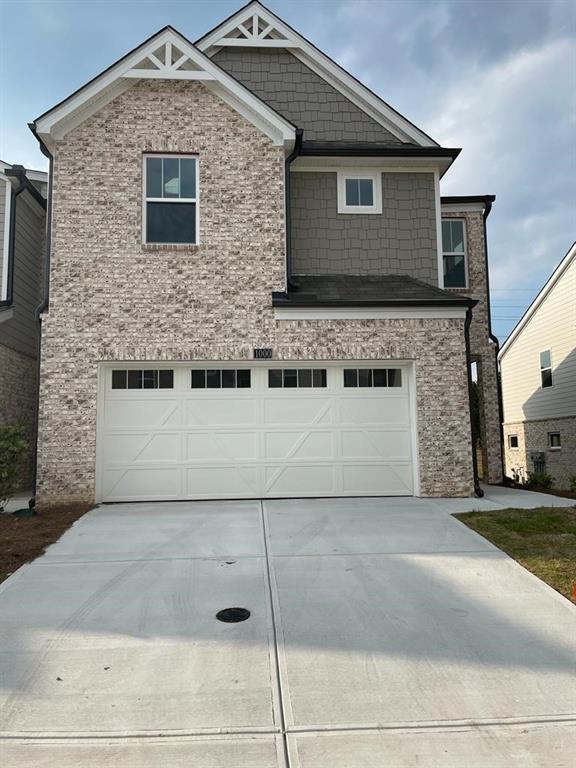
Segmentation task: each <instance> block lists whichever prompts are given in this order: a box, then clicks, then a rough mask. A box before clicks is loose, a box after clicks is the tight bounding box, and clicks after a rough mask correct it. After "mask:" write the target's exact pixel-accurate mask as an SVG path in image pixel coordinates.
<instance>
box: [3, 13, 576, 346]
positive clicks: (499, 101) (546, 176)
mask: <svg viewBox="0 0 576 768" xmlns="http://www.w3.org/2000/svg"><path fill="white" fill-rule="evenodd" d="M241 4H242V3H241V0H180V1H176V0H175V1H170V0H164V1H163V2H159V1H158V0H137V2H133V1H132V0H125V1H123V0H57V1H56V0H17V1H15V0H0V28H1V29H2V30H3V31H4V34H3V36H2V43H0V57H1V58H0V157H1V158H2V159H3V160H6V161H7V162H10V163H22V164H24V165H27V166H28V167H38V168H44V167H45V165H46V163H45V158H44V157H43V156H42V155H41V154H40V153H39V151H38V149H37V147H36V145H35V140H34V138H33V137H32V135H31V134H30V133H29V131H28V129H27V126H26V124H27V123H28V122H29V121H31V120H33V119H34V118H35V117H37V116H38V115H39V114H41V113H42V112H44V111H45V110H46V109H48V108H49V107H51V106H53V105H54V104H55V103H56V102H58V101H60V100H61V99H62V98H64V97H66V96H67V95H68V94H69V93H71V92H72V91H73V90H75V89H76V88H78V87H79V86H81V85H82V84H83V83H84V82H86V81H87V80H88V79H90V78H91V77H93V76H94V75H96V74H97V73H98V72H99V71H101V70H102V69H104V68H105V67H107V66H109V65H110V64H111V63H112V62H113V61H115V60H116V59H118V58H119V57H120V56H122V55H123V54H124V53H126V52H127V51H128V50H130V49H131V48H133V47H135V46H136V45H138V44H139V43H140V42H142V41H143V40H144V39H145V38H146V37H148V36H149V35H151V34H152V33H154V32H156V31H157V30H158V29H159V28H160V27H162V26H164V25H165V24H171V25H173V26H174V27H176V28H177V29H178V30H179V31H180V32H182V33H183V34H184V35H186V36H187V37H189V38H190V39H192V40H195V39H196V38H198V37H200V36H201V35H202V34H203V33H204V32H206V31H207V30H208V29H210V28H211V27H213V26H214V25H215V24H217V23H218V22H219V21H221V20H222V19H223V18H224V17H226V16H227V15H229V14H230V13H232V12H233V11H235V10H236V9H237V8H238V7H240V5H241ZM268 5H269V7H270V8H271V9H272V10H273V11H275V12H276V13H277V14H278V15H279V16H281V17H283V18H284V19H285V20H286V21H287V22H288V23H289V24H291V25H292V26H294V27H296V28H297V29H298V30H300V31H301V32H302V33H303V34H304V35H305V36H306V37H308V39H310V40H311V41H312V42H314V43H315V44H316V45H318V47H320V48H321V49H322V50H324V51H325V52H326V53H328V54H329V55H330V56H332V57H333V58H334V59H336V61H338V62H339V63H340V64H342V65H343V66H344V67H346V68H347V69H348V70H349V71H350V72H352V73H353V74H354V75H356V76H357V77H359V78H360V79H361V80H363V81H364V82H365V83H366V84H367V85H368V86H369V87H370V88H372V89H373V90H374V91H376V92H377V93H378V94H380V95H381V96H382V97H383V98H384V99H385V100H386V101H388V102H389V103H390V104H391V105H392V106H394V107H395V108H396V109H398V110H399V111H400V112H402V113H403V114H404V115H406V116H407V117H409V118H410V119H411V120H412V121H413V122H415V123H417V124H418V125H419V126H420V127H421V128H423V129H424V130H425V131H426V132H427V133H429V134H430V135H431V136H433V137H434V138H435V139H436V140H437V141H439V142H440V143H441V144H444V145H445V146H450V147H462V148H463V152H462V154H461V155H460V157H459V159H458V160H457V162H456V163H455V165H454V166H453V168H452V169H451V170H450V171H449V173H448V174H447V175H446V177H445V178H444V181H443V189H442V192H443V194H486V193H494V194H496V196H497V200H496V203H495V206H494V209H493V212H492V214H491V216H490V219H489V247H490V264H491V283H492V289H493V293H492V315H493V326H494V330H495V332H496V334H497V335H498V336H499V337H500V338H501V339H503V338H505V337H506V335H507V334H508V333H509V331H510V330H511V328H512V327H513V326H514V324H515V322H516V320H517V319H518V318H519V317H520V315H521V314H522V311H523V309H524V308H525V307H526V305H527V304H528V303H529V302H530V301H531V300H532V298H533V297H534V295H535V293H536V292H537V291H538V290H539V288H540V287H541V286H542V284H543V283H544V282H545V280H546V279H547V277H548V276H549V275H550V273H551V272H552V270H553V269H554V267H555V266H556V264H557V263H558V262H559V261H560V259H561V258H562V256H563V255H564V254H565V253H566V251H567V250H568V248H569V246H570V245H571V244H572V242H573V241H574V240H575V239H576V3H575V2H573V0H269V2H268ZM6 33H7V34H6Z"/></svg>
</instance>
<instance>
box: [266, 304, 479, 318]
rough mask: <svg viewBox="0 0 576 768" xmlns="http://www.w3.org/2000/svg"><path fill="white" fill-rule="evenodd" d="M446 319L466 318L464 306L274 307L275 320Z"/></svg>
mask: <svg viewBox="0 0 576 768" xmlns="http://www.w3.org/2000/svg"><path fill="white" fill-rule="evenodd" d="M426 318H428V319H430V320H446V319H449V320H450V319H460V320H464V319H465V318H466V308H465V307H415V308H411V307H398V308H396V307H275V308H274V319H275V320H412V319H426Z"/></svg>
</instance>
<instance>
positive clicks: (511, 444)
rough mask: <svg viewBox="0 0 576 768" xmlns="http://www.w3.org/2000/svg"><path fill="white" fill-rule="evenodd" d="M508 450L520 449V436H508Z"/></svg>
mask: <svg viewBox="0 0 576 768" xmlns="http://www.w3.org/2000/svg"><path fill="white" fill-rule="evenodd" d="M508 448H518V435H508Z"/></svg>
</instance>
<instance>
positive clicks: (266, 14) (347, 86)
mask: <svg viewBox="0 0 576 768" xmlns="http://www.w3.org/2000/svg"><path fill="white" fill-rule="evenodd" d="M255 20H256V21H255ZM258 22H260V26H263V25H265V28H266V35H264V30H262V31H261V32H260V33H259V34H255V29H256V30H257V29H258ZM255 25H256V26H255ZM242 26H243V27H244V29H242ZM250 29H251V30H252V31H251V32H250ZM247 32H248V34H246V33H247ZM231 35H235V36H231ZM195 45H196V46H197V48H199V49H200V50H201V51H204V52H205V53H206V54H207V55H208V56H212V55H214V53H216V51H218V50H220V49H221V48H223V47H226V46H239V45H241V46H242V47H258V48H266V47H270V48H286V49H288V50H289V51H290V52H291V53H292V54H293V55H294V56H295V57H296V58H297V59H299V60H300V61H301V62H302V63H303V64H305V65H306V66H307V67H309V68H310V69H311V70H312V71H313V72H315V73H316V74H317V75H320V77H322V78H323V79H324V80H325V81H326V82H327V83H329V84H330V85H331V86H332V87H333V88H336V90H338V91H339V92H340V93H341V94H342V95H343V96H345V97H346V98H347V99H349V101H351V102H352V103H353V104H355V105H356V106H357V107H359V108H360V109H361V110H362V111H363V112H365V113H366V114H367V115H369V116H370V117H371V118H372V119H373V120H375V121H376V122H377V123H379V124H380V125H382V126H383V127H384V128H386V130H388V131H390V133H392V135H394V136H395V137H396V138H398V139H399V140H400V141H402V142H415V143H416V144H418V145H419V146H423V147H437V146H438V144H437V142H435V141H434V140H433V139H431V138H430V136H427V135H426V134H425V133H424V132H423V131H421V130H420V129H419V128H417V127H416V126H415V125H413V124H412V123H411V122H410V121H409V120H407V119H406V118H405V117H403V116H402V115H401V114H399V113H398V112H396V110H394V109H393V108H392V107H391V106H390V105H389V104H387V103H386V102H385V101H384V100H383V99H381V98H380V97H379V96H377V95H376V94H375V93H372V91H370V89H369V88H367V87H366V86H365V85H363V84H362V83H361V82H359V81H358V80H356V78H354V77H353V76H352V75H350V74H349V73H348V72H346V70H345V69H343V68H342V67H340V66H339V65H338V64H336V62H334V61H332V60H331V59H330V58H329V57H328V56H326V55H325V54H324V53H322V51H320V50H318V48H316V47H315V46H314V45H312V44H311V43H309V42H308V41H307V40H306V39H305V38H304V37H302V36H301V35H300V34H299V33H298V32H296V30H294V29H292V28H291V27H290V26H288V25H287V24H286V23H285V22H283V21H282V19H280V18H279V17H278V16H276V15H275V14H274V13H272V12H271V11H269V10H268V9H267V8H265V7H264V6H263V5H261V4H260V3H259V2H256V0H254V2H251V3H249V4H248V5H246V6H244V7H243V8H241V9H240V10H239V11H238V12H237V13H235V14H234V15H233V16H231V17H230V18H229V19H226V20H225V21H223V22H222V23H221V24H219V25H218V26H217V27H216V28H215V29H213V30H212V31H211V32H209V33H208V34H207V35H204V36H203V37H201V38H200V39H199V40H196V42H195Z"/></svg>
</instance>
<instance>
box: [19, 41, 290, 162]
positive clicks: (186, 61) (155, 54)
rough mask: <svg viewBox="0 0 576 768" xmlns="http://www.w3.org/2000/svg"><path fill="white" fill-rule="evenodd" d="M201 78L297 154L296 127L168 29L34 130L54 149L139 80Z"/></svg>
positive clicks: (48, 115) (43, 117)
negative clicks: (72, 131) (294, 147)
mask: <svg viewBox="0 0 576 768" xmlns="http://www.w3.org/2000/svg"><path fill="white" fill-rule="evenodd" d="M141 79H164V80H200V81H201V82H202V83H203V84H204V85H206V87H208V88H209V89H210V90H212V91H213V92H215V93H216V94H217V95H218V96H219V97H220V98H221V99H222V100H223V101H225V102H226V103H227V104H229V105H230V106H231V107H233V108H234V109H235V110H236V111H237V112H239V113H240V114H242V115H243V116H244V117H245V118H246V119H247V120H249V121H250V122H251V123H252V124H253V125H255V126H256V127H257V128H259V129H260V130H261V131H262V132H263V133H265V134H266V135H268V136H269V137H270V138H271V139H272V140H273V141H274V142H275V143H276V144H278V145H284V146H285V147H286V148H287V149H288V150H291V149H292V147H293V145H294V141H295V137H296V127H295V126H294V125H293V124H292V123H291V122H290V121H289V120H287V119H286V118H285V117H283V116H282V115H280V114H279V113H278V112H276V111H275V110H274V109H272V107H270V106H269V105H268V104H266V103H265V102H263V101H262V100H261V99H259V98H258V97H257V96H256V95H255V94H253V93H252V92H251V91H249V90H248V89H247V88H245V87H244V86H243V85H242V84H241V83H239V82H238V81H237V80H236V79H235V78H234V77H232V76H231V75H230V74H228V73H227V72H225V71H224V70H223V69H222V68H221V67H219V66H218V65H217V64H216V63H215V62H213V61H211V59H210V58H209V57H208V56H206V55H205V54H204V53H202V52H201V51H200V50H198V49H197V48H196V47H195V46H194V45H193V44H192V43H191V42H190V41H189V40H187V39H186V38H185V37H184V36H183V35H181V34H180V33H179V32H177V31H176V30H175V29H174V28H173V27H170V26H167V27H164V28H163V29H161V30H160V31H159V32H157V33H156V34H155V35H152V37H149V38H148V39H147V40H145V41H144V42H143V43H142V44H141V45H139V46H138V47H137V48H134V49H133V50H132V51H130V52H129V53H127V54H126V55H125V56H123V57H122V58H121V59H119V60H118V61H117V62H115V63H114V64H112V65H111V66H110V67H108V68H107V69H105V70H104V71H103V72H101V73H100V74H99V75H97V76H96V77H95V78H93V79H92V80H90V81H89V82H88V83H86V84H85V85H83V86H82V87H81V88H79V89H78V90H77V91H75V92H74V93H72V94H71V95H70V96H68V97H67V98H66V99H64V100H63V101H61V102H60V103H59V104H56V106H54V107H52V109H49V110H48V111H47V112H44V114H42V115H40V117H37V118H36V120H35V121H34V123H33V124H31V126H30V127H31V129H32V131H33V132H34V133H35V135H36V136H37V137H38V138H39V139H40V140H41V141H42V142H43V143H44V144H45V145H46V147H47V148H48V149H49V150H50V151H52V149H53V145H54V141H56V140H58V139H60V138H62V137H63V136H65V135H66V134H67V133H68V132H69V131H71V130H72V129H73V128H75V127H76V126H78V125H80V124H81V123H82V122H84V120H86V119H87V118H88V117H90V116H91V115H93V114H95V113H96V112H97V111H98V110H99V109H101V108H102V107H103V106H104V105H106V104H107V103H109V102H110V101H112V99H114V98H115V97H116V96H118V95H119V94H121V93H123V92H124V91H126V90H128V88H130V87H131V86H132V85H133V84H134V83H135V82H136V81H137V80H141Z"/></svg>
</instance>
